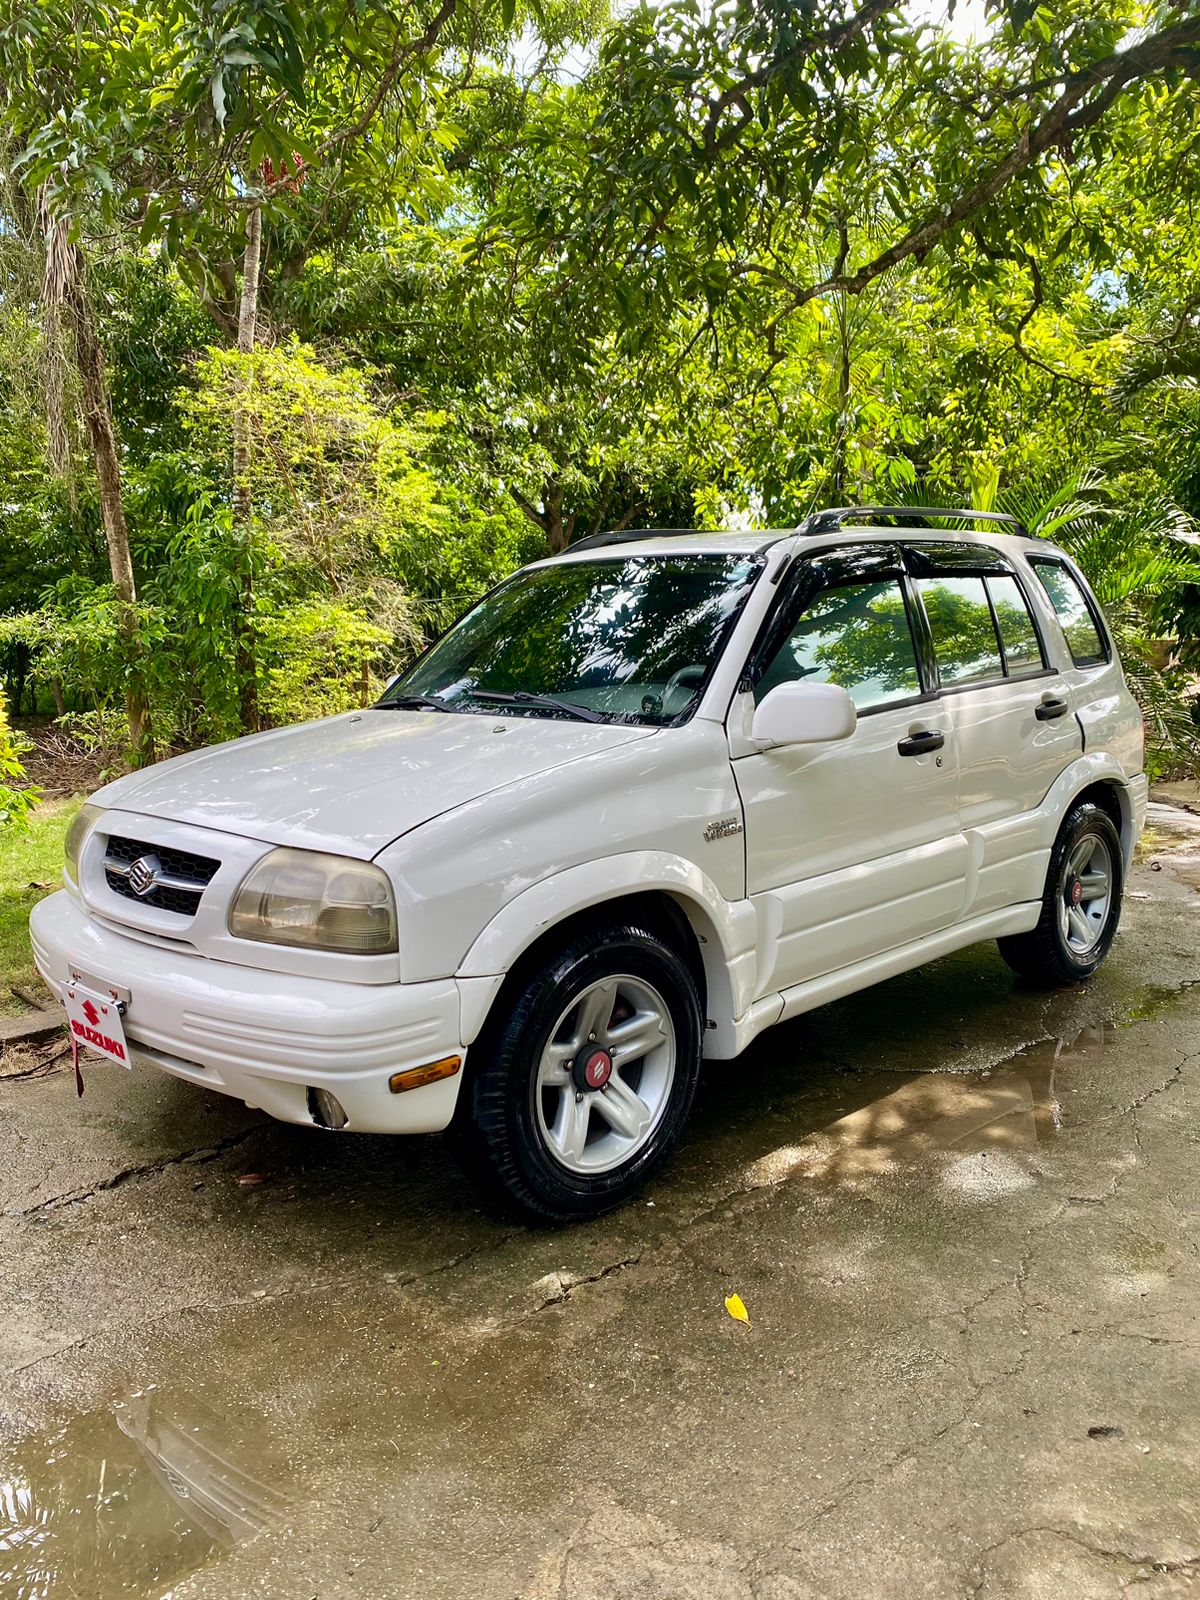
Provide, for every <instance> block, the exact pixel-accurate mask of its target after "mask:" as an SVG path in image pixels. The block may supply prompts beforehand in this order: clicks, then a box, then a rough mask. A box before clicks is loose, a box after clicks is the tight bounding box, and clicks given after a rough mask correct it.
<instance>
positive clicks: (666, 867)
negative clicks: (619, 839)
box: [458, 850, 757, 1042]
mask: <svg viewBox="0 0 1200 1600" xmlns="http://www.w3.org/2000/svg"><path fill="white" fill-rule="evenodd" d="M655 891H658V892H660V893H663V894H667V895H670V896H671V898H672V899H673V900H674V901H675V902H676V903H677V904H678V905H679V907H680V909H681V910H682V911H683V913H684V915H685V916H686V917H687V919H688V922H689V923H690V925H691V927H692V929H693V931H694V932H695V934H696V937H697V939H698V940H699V942H700V952H701V955H702V956H703V959H704V972H705V979H706V982H707V987H708V1014H709V1017H710V1018H711V1019H712V1020H713V1021H715V1022H716V1023H717V1027H718V1030H719V1031H720V1030H723V1029H724V1028H725V1027H727V1026H728V1025H729V1024H730V1023H731V1022H732V1019H733V1018H735V1017H738V1016H740V1015H741V1014H742V1013H743V1012H744V1011H745V1009H746V1007H747V1006H748V1005H749V1004H750V1001H751V999H752V998H753V995H754V990H755V982H756V965H757V950H756V937H757V922H756V918H755V913H754V908H753V906H752V905H751V904H750V902H749V900H736V901H730V900H726V899H725V897H724V896H723V895H722V894H721V893H720V891H719V890H718V889H717V887H716V885H715V884H714V883H713V882H712V880H711V879H710V878H709V877H708V876H707V875H706V874H705V873H703V872H702V871H701V870H700V868H699V867H697V866H696V865H695V864H694V863H693V862H690V861H686V860H684V859H683V858H682V857H681V856H674V855H670V854H668V853H667V852H665V851H657V850H634V851H628V852H626V853H625V854H622V855H616V856H607V857H605V858H604V859H603V860H599V861H587V862H582V863H580V864H579V865H578V866H574V867H569V868H567V869H566V870H565V871H563V872H559V873H556V874H555V875H554V876H553V877H550V878H543V879H541V880H540V881H539V882H538V883H535V884H533V885H532V886H531V887H530V888H528V889H526V890H524V891H523V892H522V893H521V894H519V895H517V896H516V898H515V899H513V900H510V901H509V902H508V904H507V905H505V906H504V907H503V908H502V909H501V910H500V911H499V912H498V913H497V914H496V916H495V917H493V918H492V920H491V922H489V923H488V925H487V927H486V928H485V929H484V930H483V932H482V933H481V934H480V935H479V937H478V938H477V939H476V940H475V942H474V944H473V945H472V946H471V948H470V950H468V952H467V954H466V957H465V958H464V960H463V962H462V965H461V966H460V968H459V971H458V976H459V977H460V978H487V977H492V976H495V975H497V974H501V973H505V972H508V971H510V970H511V968H512V966H513V964H514V962H516V961H517V960H519V959H520V957H521V956H522V955H523V954H524V953H525V951H526V950H528V949H529V947H530V946H531V945H532V944H534V943H535V942H536V941H537V940H538V939H540V938H541V937H542V936H543V934H545V933H547V932H549V930H550V929H552V928H554V927H556V926H557V925H558V924H559V923H562V922H565V921H566V919H567V918H568V917H572V916H574V915H576V914H577V913H578V912H581V911H589V910H591V909H592V908H593V907H595V906H599V905H603V904H604V903H605V902H606V901H609V900H615V899H618V898H620V897H621V896H623V895H629V894H646V893H653V892H655ZM468 1042H469V1041H468Z"/></svg>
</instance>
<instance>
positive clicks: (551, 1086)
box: [459, 925, 702, 1222]
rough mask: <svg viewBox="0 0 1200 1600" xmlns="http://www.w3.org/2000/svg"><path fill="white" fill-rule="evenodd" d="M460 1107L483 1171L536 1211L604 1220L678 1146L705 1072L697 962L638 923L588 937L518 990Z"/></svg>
mask: <svg viewBox="0 0 1200 1600" xmlns="http://www.w3.org/2000/svg"><path fill="white" fill-rule="evenodd" d="M501 1007H502V1010H501V1011H500V1012H499V1014H498V1015H496V1016H495V1017H494V1018H493V1019H491V1020H490V1021H489V1025H488V1027H487V1029H486V1030H485V1033H484V1035H483V1036H482V1037H481V1039H480V1041H479V1043H478V1044H477V1045H476V1047H475V1051H474V1052H473V1056H474V1062H473V1067H474V1070H473V1074H472V1079H471V1082H470V1084H469V1086H468V1088H467V1092H466V1094H464V1097H463V1100H464V1102H465V1104H462V1105H460V1112H459V1122H460V1131H461V1133H462V1135H463V1136H464V1141H465V1143H466V1146H467V1149H468V1151H469V1153H470V1156H471V1158H472V1164H473V1165H475V1166H476V1167H477V1168H478V1169H481V1170H482V1173H483V1174H484V1176H485V1177H487V1178H488V1179H490V1180H491V1182H492V1183H493V1184H494V1185H498V1186H499V1187H500V1188H501V1189H502V1190H503V1191H504V1193H505V1195H506V1196H507V1197H508V1198H509V1199H510V1200H512V1201H514V1202H515V1203H516V1204H517V1205H518V1206H519V1207H520V1208H521V1209H522V1210H524V1211H525V1212H527V1213H529V1214H531V1215H533V1216H537V1217H540V1218H543V1219H547V1220H551V1221H555V1222H569V1221H574V1220H577V1219H580V1218H584V1217H589V1216H596V1215H599V1214H600V1213H601V1212H603V1211H607V1210H609V1209H610V1208H611V1207H613V1206H615V1205H619V1204H620V1202H621V1201H622V1200H624V1199H626V1198H627V1197H628V1196H629V1195H630V1194H632V1193H633V1192H634V1191H635V1190H636V1189H637V1188H639V1187H640V1185H641V1184H642V1183H644V1182H645V1180H646V1179H647V1177H648V1176H649V1175H650V1173H651V1172H653V1171H654V1169H655V1168H656V1167H657V1166H659V1164H660V1163H661V1162H662V1161H663V1160H664V1159H665V1157H666V1155H667V1153H668V1152H669V1150H670V1149H671V1147H672V1146H673V1145H674V1144H675V1142H676V1140H677V1139H678V1137H679V1134H680V1132H681V1130H682V1128H683V1124H684V1122H685V1120H686V1118H687V1115H688V1112H689V1111H690V1109H691V1105H692V1099H693V1097H694V1095H695V1091H696V1079H697V1076H698V1073H699V1068H700V1049H701V1037H702V1034H701V1027H702V1022H701V1015H700V1001H699V997H698V995H697V992H696V985H695V982H694V980H693V978H692V975H691V973H690V972H689V970H688V967H687V964H686V963H685V962H684V961H683V960H681V959H680V957H679V956H678V955H677V954H676V952H675V951H674V950H672V949H671V948H670V947H669V946H668V945H666V944H664V943H663V941H662V940H661V939H660V938H659V936H658V935H657V934H655V933H653V932H651V931H650V930H649V929H647V928H641V927H637V926H634V925H623V926H621V927H609V928H603V929H594V930H592V931H589V932H581V933H579V934H577V935H576V936H575V937H574V938H573V939H571V940H570V941H569V942H568V943H567V944H566V945H565V946H564V948H563V949H561V950H560V951H558V952H556V953H555V954H553V955H551V956H548V957H546V958H545V959H544V960H542V961H541V962H538V963H536V964H534V965H533V966H531V967H530V968H528V969H526V970H525V971H524V972H523V973H522V974H521V975H520V976H519V977H517V978H515V979H514V980H513V987H512V990H511V992H507V991H506V994H505V996H504V997H503V998H502V1000H501Z"/></svg>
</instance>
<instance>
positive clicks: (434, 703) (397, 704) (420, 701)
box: [375, 694, 457, 711]
mask: <svg viewBox="0 0 1200 1600" xmlns="http://www.w3.org/2000/svg"><path fill="white" fill-rule="evenodd" d="M375 710H376V711H455V710H457V707H456V706H453V705H451V703H450V701H449V700H443V699H442V697H441V695H440V694H399V695H397V696H396V698H395V699H394V700H378V701H376V703H375Z"/></svg>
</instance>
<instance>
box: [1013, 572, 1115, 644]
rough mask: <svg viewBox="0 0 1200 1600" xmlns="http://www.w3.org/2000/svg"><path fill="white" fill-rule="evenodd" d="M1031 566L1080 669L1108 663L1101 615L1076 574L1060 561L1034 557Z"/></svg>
mask: <svg viewBox="0 0 1200 1600" xmlns="http://www.w3.org/2000/svg"><path fill="white" fill-rule="evenodd" d="M1029 564H1030V566H1031V567H1032V568H1033V570H1034V572H1035V573H1036V574H1037V579H1038V582H1039V583H1040V584H1041V586H1042V588H1043V589H1044V590H1045V591H1046V597H1047V599H1048V600H1049V601H1050V604H1051V605H1052V606H1053V607H1054V612H1055V615H1056V616H1057V617H1058V620H1059V622H1060V623H1061V624H1062V630H1063V633H1064V634H1066V637H1067V645H1068V647H1069V649H1070V651H1071V660H1072V661H1073V662H1074V663H1075V665H1076V666H1077V667H1094V666H1096V665H1098V664H1099V663H1100V662H1102V661H1107V660H1108V647H1107V645H1106V644H1105V641H1104V635H1103V634H1102V632H1101V630H1100V621H1099V612H1098V609H1097V608H1096V606H1095V602H1094V601H1093V600H1091V598H1090V597H1089V596H1088V594H1087V592H1086V590H1085V589H1084V588H1083V585H1082V584H1081V583H1080V582H1079V580H1078V579H1077V578H1076V576H1075V574H1074V573H1073V572H1071V571H1070V569H1069V568H1068V567H1065V566H1064V565H1063V564H1062V562H1061V561H1054V560H1050V559H1048V558H1047V557H1045V556H1031V557H1030V563H1029Z"/></svg>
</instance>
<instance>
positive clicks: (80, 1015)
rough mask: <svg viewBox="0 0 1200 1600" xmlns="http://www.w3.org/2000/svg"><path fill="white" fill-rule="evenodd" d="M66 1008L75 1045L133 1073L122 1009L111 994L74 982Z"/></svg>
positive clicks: (66, 997) (65, 998)
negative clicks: (104, 1057)
mask: <svg viewBox="0 0 1200 1600" xmlns="http://www.w3.org/2000/svg"><path fill="white" fill-rule="evenodd" d="M63 1005H64V1007H65V1008H66V1013H67V1026H68V1028H70V1030H71V1039H72V1042H73V1043H75V1044H77V1045H79V1046H80V1047H82V1048H85V1049H88V1050H94V1051H95V1052H96V1054H97V1055H100V1056H107V1058H108V1059H109V1060H110V1061H115V1062H116V1063H117V1065H118V1066H120V1067H126V1068H129V1069H130V1070H132V1064H131V1062H130V1060H129V1050H128V1048H127V1046H126V1044H125V1028H124V1025H123V1024H122V1022H121V1011H120V1007H119V1005H118V1002H117V1001H116V1000H114V999H113V997H112V996H111V995H107V994H97V993H96V992H95V990H93V989H86V988H84V986H83V985H82V984H79V983H70V984H68V985H67V987H66V988H65V989H64V990H63Z"/></svg>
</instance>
